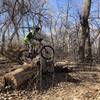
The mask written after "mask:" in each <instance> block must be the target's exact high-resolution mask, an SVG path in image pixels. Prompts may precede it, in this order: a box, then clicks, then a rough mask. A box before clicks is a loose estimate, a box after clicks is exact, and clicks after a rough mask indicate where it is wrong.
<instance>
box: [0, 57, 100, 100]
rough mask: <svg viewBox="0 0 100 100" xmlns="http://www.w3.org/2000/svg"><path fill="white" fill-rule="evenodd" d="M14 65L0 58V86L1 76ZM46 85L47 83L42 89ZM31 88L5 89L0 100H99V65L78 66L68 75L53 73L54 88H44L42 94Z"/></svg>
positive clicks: (0, 95)
mask: <svg viewBox="0 0 100 100" xmlns="http://www.w3.org/2000/svg"><path fill="white" fill-rule="evenodd" d="M16 65H17V64H16V63H11V62H8V61H7V60H3V58H0V81H1V82H0V86H2V76H3V75H4V74H5V73H7V72H10V71H11V70H12V69H13V68H14V67H17V66H16ZM46 77H47V81H50V79H49V78H48V76H47V75H46ZM46 77H45V78H46ZM46 84H48V82H47V83H45V85H44V87H46ZM32 86H33V84H32V83H31V86H30V85H29V84H27V85H25V87H23V88H21V89H15V90H14V89H11V88H9V87H6V88H5V89H3V90H1V91H0V100H100V65H99V64H97V65H95V66H85V67H83V66H80V67H78V68H74V71H72V72H70V73H67V72H55V79H54V86H53V87H49V88H45V89H44V91H43V92H38V90H37V89H35V88H34V87H32Z"/></svg>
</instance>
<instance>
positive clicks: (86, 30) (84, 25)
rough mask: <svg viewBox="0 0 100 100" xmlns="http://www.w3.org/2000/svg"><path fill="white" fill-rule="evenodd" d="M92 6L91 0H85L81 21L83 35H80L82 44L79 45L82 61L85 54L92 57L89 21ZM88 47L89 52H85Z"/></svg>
mask: <svg viewBox="0 0 100 100" xmlns="http://www.w3.org/2000/svg"><path fill="white" fill-rule="evenodd" d="M90 7H91V0H84V4H83V11H82V15H81V21H80V23H81V28H82V32H81V34H80V35H81V36H80V46H79V57H80V60H81V61H82V62H83V61H84V60H85V55H87V57H88V58H89V59H88V60H90V59H91V58H92V53H91V43H90V34H89V32H90V31H89V23H88V17H89V12H90ZM86 41H87V42H86ZM85 46H87V48H85ZM86 49H87V54H86V52H85V51H86Z"/></svg>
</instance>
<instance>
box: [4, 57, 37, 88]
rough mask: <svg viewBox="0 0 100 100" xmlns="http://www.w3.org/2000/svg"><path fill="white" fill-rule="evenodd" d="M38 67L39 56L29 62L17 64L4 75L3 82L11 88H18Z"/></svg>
mask: <svg viewBox="0 0 100 100" xmlns="http://www.w3.org/2000/svg"><path fill="white" fill-rule="evenodd" d="M38 68H39V57H36V58H34V59H33V60H32V62H31V63H30V64H23V65H19V66H18V68H17V69H15V70H14V71H12V72H9V73H6V74H5V75H4V80H5V84H9V85H11V87H12V88H18V87H19V86H20V85H21V84H23V83H24V82H25V81H27V80H28V79H30V78H31V77H32V76H33V75H35V74H36V72H37V70H38Z"/></svg>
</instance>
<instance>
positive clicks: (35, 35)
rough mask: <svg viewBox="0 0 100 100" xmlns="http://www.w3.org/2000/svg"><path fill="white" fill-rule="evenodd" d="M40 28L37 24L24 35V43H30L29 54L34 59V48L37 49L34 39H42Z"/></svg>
mask: <svg viewBox="0 0 100 100" xmlns="http://www.w3.org/2000/svg"><path fill="white" fill-rule="evenodd" d="M40 30H41V28H40V27H39V26H35V27H33V28H32V30H31V32H29V33H28V34H27V35H26V36H25V37H24V43H25V44H27V45H28V47H29V50H28V52H29V55H28V57H29V58H31V59H32V50H33V49H35V48H34V45H35V43H34V40H36V41H39V42H41V41H42V37H41V34H40Z"/></svg>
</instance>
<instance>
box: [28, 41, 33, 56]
mask: <svg viewBox="0 0 100 100" xmlns="http://www.w3.org/2000/svg"><path fill="white" fill-rule="evenodd" d="M32 49H33V48H32V42H31V41H30V42H29V50H28V52H29V56H28V57H29V58H32Z"/></svg>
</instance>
